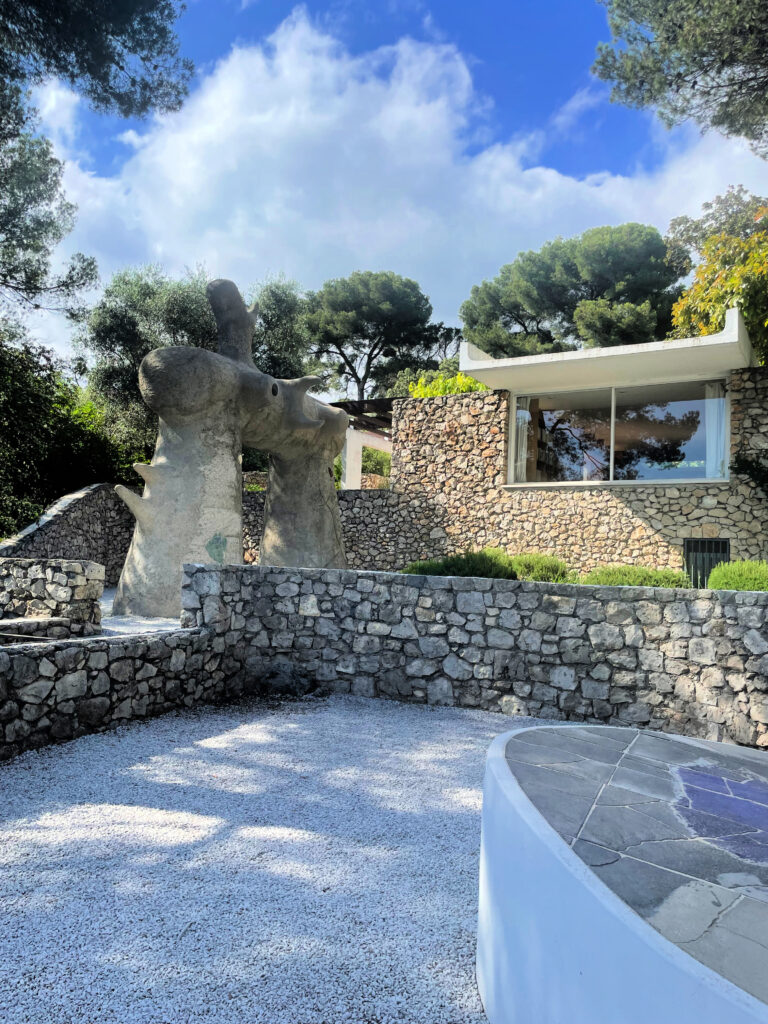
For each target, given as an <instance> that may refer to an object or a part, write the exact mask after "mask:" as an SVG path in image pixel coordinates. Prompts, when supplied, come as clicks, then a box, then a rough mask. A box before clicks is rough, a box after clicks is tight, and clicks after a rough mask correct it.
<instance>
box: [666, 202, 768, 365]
mask: <svg viewBox="0 0 768 1024" xmlns="http://www.w3.org/2000/svg"><path fill="white" fill-rule="evenodd" d="M766 214H768V210H766V211H765V212H764V213H763V217H764V218H765V216H766ZM731 306H738V307H739V309H740V310H741V315H742V316H743V317H744V322H745V324H746V326H747V330H748V331H749V336H750V338H751V340H752V345H753V346H754V349H755V353H756V354H757V357H758V359H759V360H760V362H761V363H764V362H765V360H766V356H767V355H768V231H758V232H756V233H755V234H753V235H751V236H750V237H749V238H734V237H732V236H730V235H713V236H712V237H711V238H709V239H707V241H706V242H705V243H704V247H703V249H702V261H701V263H700V264H699V266H698V267H697V268H696V273H695V276H694V280H693V283H692V284H691V286H690V288H688V289H687V290H686V291H685V292H683V294H682V295H681V296H680V298H679V299H678V300H677V302H676V303H675V305H674V306H673V308H672V323H673V330H672V334H671V337H673V338H692V337H696V336H697V335H700V334H715V333H716V332H717V331H721V330H722V329H723V326H724V323H725V312H726V310H727V309H729V308H730V307H731Z"/></svg>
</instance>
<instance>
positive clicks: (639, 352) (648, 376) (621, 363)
mask: <svg viewBox="0 0 768 1024" xmlns="http://www.w3.org/2000/svg"><path fill="white" fill-rule="evenodd" d="M754 363H755V356H754V352H753V350H752V344H751V342H750V340H749V335H748V334H747V329H746V327H745V325H744V321H743V319H742V317H741V313H740V312H739V310H738V309H736V308H733V309H729V310H728V311H727V313H726V315H725V327H724V328H723V330H722V331H721V332H720V333H719V334H708V335H706V336H703V337H700V338H682V339H675V340H672V341H652V342H649V343H647V344H643V345H619V346H616V347H615V348H588V349H579V350H578V351H576V352H554V353H548V354H546V355H538V356H519V357H517V358H515V359H492V358H491V357H490V356H489V355H488V353H487V352H483V351H482V349H479V348H478V347H477V346H476V345H472V344H471V343H469V342H463V343H462V345H461V351H460V358H459V366H460V369H461V370H462V371H463V372H464V373H467V374H469V376H470V377H474V378H475V379H476V380H479V381H482V383H483V384H487V385H488V387H490V388H493V389H494V390H505V391H512V392H514V393H515V394H523V395H527V394H551V393H552V392H553V391H577V390H581V389H584V388H590V389H592V388H602V387H628V386H630V385H632V384H658V383H664V382H665V381H669V382H672V381H682V380H705V379H709V378H714V377H723V376H725V375H727V374H728V373H729V372H730V371H731V370H739V369H743V368H744V367H747V366H753V365H754Z"/></svg>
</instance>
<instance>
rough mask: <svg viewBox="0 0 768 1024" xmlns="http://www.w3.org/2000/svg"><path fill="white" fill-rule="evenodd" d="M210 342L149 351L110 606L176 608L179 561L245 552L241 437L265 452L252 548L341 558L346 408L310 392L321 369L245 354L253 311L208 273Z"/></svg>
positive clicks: (270, 557)
mask: <svg viewBox="0 0 768 1024" xmlns="http://www.w3.org/2000/svg"><path fill="white" fill-rule="evenodd" d="M208 300H209V302H210V304H211V308H212V309H213V313H214V316H215V318H216V323H217V326H218V333H219V351H218V353H214V352H208V351H205V350H204V349H196V348H188V347H184V348H182V347H172V348H161V349H156V350H155V351H153V352H150V353H149V355H147V356H146V357H145V358H144V360H143V361H142V364H141V367H140V369H139V387H140V389H141V394H142V397H143V398H144V401H145V402H146V403H147V405H148V406H149V407H150V409H152V410H153V411H154V412H156V413H157V415H158V418H159V429H158V436H157V443H156V445H155V452H154V455H153V457H152V462H151V463H150V464H149V465H136V466H134V469H135V470H136V472H137V473H138V474H139V475H140V476H141V477H142V478H143V479H144V481H145V486H144V493H143V495H142V496H141V497H139V496H138V495H137V494H135V493H134V492H133V491H131V490H129V489H128V488H126V487H122V486H120V485H118V487H117V488H116V490H117V493H118V494H119V495H120V497H121V498H122V499H123V500H124V501H125V503H126V504H127V505H128V507H129V508H130V510H131V512H133V514H134V516H135V518H136V525H135V528H134V533H133V539H132V541H131V546H130V549H129V551H128V557H127V558H126V562H125V565H124V567H123V571H122V574H121V576H120V582H119V584H118V588H117V594H116V596H115V602H114V606H113V614H115V615H139V616H176V615H178V614H179V611H180V594H181V566H182V564H183V563H184V562H207V563H210V562H220V563H223V562H242V561H243V541H242V532H243V524H242V471H241V449H242V446H243V445H246V446H248V447H252V448H260V449H262V450H264V451H266V452H269V454H270V464H269V485H268V491H267V501H266V507H265V511H264V532H263V536H262V540H261V547H260V554H259V560H260V562H261V563H262V564H264V565H290V566H305V567H321V568H330V567H334V568H344V567H345V566H346V558H345V554H344V545H343V541H342V536H341V523H340V519H339V509H338V502H337V498H336V490H335V487H334V480H333V468H332V467H333V460H334V458H335V456H336V455H337V454H338V453H339V452H340V451H341V448H342V446H343V443H344V436H345V433H346V429H347V422H348V419H347V415H346V413H344V412H343V411H342V410H341V409H336V408H333V407H332V406H328V405H326V404H324V403H323V402H320V401H318V400H317V399H316V398H314V397H313V396H312V395H309V394H308V393H307V390H308V388H310V387H312V385H313V384H317V383H319V380H320V379H319V378H318V377H302V378H300V379H298V380H276V379H275V378H274V377H270V376H269V375H268V374H265V373H261V372H260V371H259V370H257V369H256V367H255V366H254V364H253V359H252V357H251V338H252V334H253V319H252V317H253V314H252V311H249V310H248V309H247V308H246V306H245V303H244V302H243V300H242V297H241V296H240V293H239V292H238V290H237V288H236V286H235V285H234V284H233V283H232V282H231V281H224V280H219V281H213V282H211V284H209V285H208Z"/></svg>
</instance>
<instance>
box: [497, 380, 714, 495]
mask: <svg viewBox="0 0 768 1024" xmlns="http://www.w3.org/2000/svg"><path fill="white" fill-rule="evenodd" d="M697 383H701V384H714V383H721V384H722V385H723V388H724V390H725V396H724V397H725V463H726V465H725V475H724V476H716V477H696V478H695V479H691V478H690V477H687V478H680V477H676V478H675V477H669V478H668V479H665V480H614V479H613V473H614V448H615V445H614V442H615V434H616V392H617V390H619V391H623V390H624V389H625V388H628V387H630V388H635V387H637V388H641V387H643V386H647V387H652V386H653V385H654V384H697ZM595 390H605V391H610V392H611V438H610V459H609V475H608V479H607V480H521V481H517V480H515V478H514V475H515V451H516V448H517V399H518V395H519V396H520V397H521V398H535V397H536V394H535V393H534V392H531V391H518V392H510V396H509V398H510V401H509V420H508V424H507V438H508V445H507V483H506V484H504V487H506V488H515V489H519V488H526V487H528V488H531V487H535V488H547V487H586V488H590V487H591V488H595V487H700V486H701V485H702V484H709V485H710V486H711V485H712V484H728V483H730V479H731V466H730V451H731V392H730V388H729V387H728V378H727V377H710V376H707V377H684V378H680V379H678V380H653V381H638V382H633V383H632V384H622V385H619V386H618V387H617V386H616V385H608V386H606V387H605V388H599V389H596V388H552V389H550V390H548V391H546V392H544V391H542V392H539V393H540V394H547V395H575V394H579V392H584V393H588V392H591V391H595Z"/></svg>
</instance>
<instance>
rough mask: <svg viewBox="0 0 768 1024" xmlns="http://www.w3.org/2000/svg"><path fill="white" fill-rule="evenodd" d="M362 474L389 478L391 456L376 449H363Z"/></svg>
mask: <svg viewBox="0 0 768 1024" xmlns="http://www.w3.org/2000/svg"><path fill="white" fill-rule="evenodd" d="M362 471H363V473H375V474H376V475H377V476H389V474H390V472H391V471H392V455H391V454H390V453H389V452H382V451H380V450H379V449H378V448H363V467H362Z"/></svg>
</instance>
